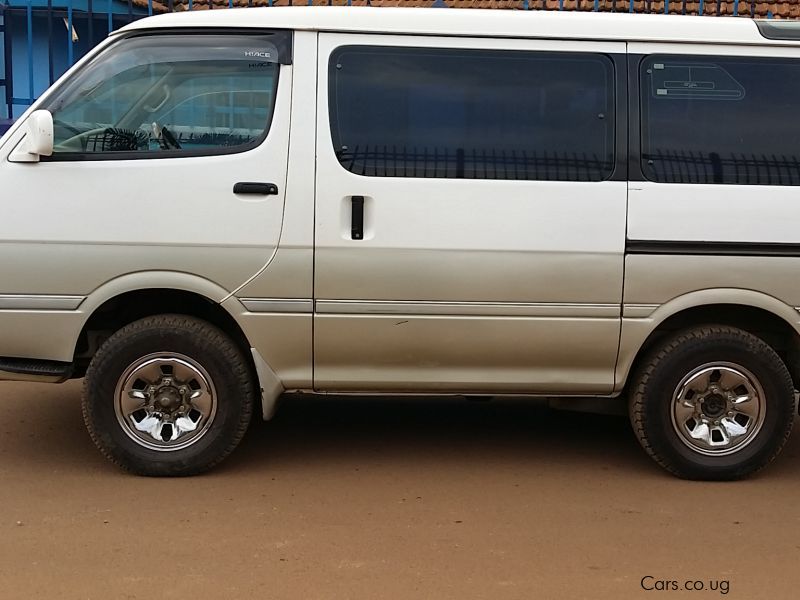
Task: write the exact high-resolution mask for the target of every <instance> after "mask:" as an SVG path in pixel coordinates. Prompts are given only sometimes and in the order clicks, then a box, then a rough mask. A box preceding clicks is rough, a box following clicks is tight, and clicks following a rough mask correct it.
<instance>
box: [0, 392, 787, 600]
mask: <svg viewBox="0 0 800 600" xmlns="http://www.w3.org/2000/svg"><path fill="white" fill-rule="evenodd" d="M79 401H80V382H71V383H67V384H64V385H60V386H51V385H39V384H16V383H7V382H6V383H0V407H2V408H1V410H0V598H2V599H3V600H5V599H16V598H20V599H33V598H46V599H53V598H59V599H72V598H75V599H83V600H86V599H103V600H106V599H116V598H125V599H130V598H142V599H144V598H158V599H162V598H163V599H171V598H177V599H190V598H197V599H213V598H224V599H236V598H265V599H270V600H279V599H284V598H286V599H293V600H294V599H302V600H312V599H317V598H319V599H326V600H328V599H338V598H348V599H349V598H353V599H370V600H372V599H380V598H399V599H406V598H408V599H417V598H430V599H436V600H445V599H451V598H452V599H458V600H466V599H473V598H475V599H478V598H480V599H483V598H487V599H505V598H520V599H526V600H527V599H534V598H535V599H538V598H554V599H562V598H563V599H580V598H587V599H590V598H591V599H595V598H613V599H627V598H644V599H646V598H671V597H676V598H681V597H684V598H685V597H688V598H698V599H701V598H714V597H719V596H727V597H729V598H743V599H748V600H750V599H769V600H781V599H784V598H785V599H787V600H788V599H792V598H795V597H796V589H797V585H798V583H800V573H798V569H797V568H796V567H793V566H792V565H795V564H796V563H797V562H798V560H799V559H800V511H799V501H800V465H798V458H799V457H800V434H798V432H795V436H794V437H793V439H791V440H790V441H789V444H788V446H787V448H786V449H785V450H784V452H783V454H782V455H781V457H780V458H779V459H778V461H777V462H776V463H775V464H773V465H772V466H771V467H769V468H767V469H766V470H765V471H763V472H762V473H760V474H759V475H757V476H756V477H753V478H751V479H749V480H747V481H743V482H738V483H723V484H720V483H716V484H712V483H695V482H686V481H680V480H677V479H674V478H673V477H671V476H669V475H667V474H665V473H664V472H662V471H661V470H660V469H659V468H658V467H657V466H656V465H655V464H654V463H653V462H652V461H651V460H650V459H649V458H648V457H647V456H646V455H645V453H644V452H643V451H642V450H641V448H640V447H639V446H638V445H637V443H636V441H635V439H634V437H633V435H632V433H631V432H630V427H629V424H628V422H627V420H626V419H624V418H619V417H610V416H593V415H586V414H574V413H567V412H557V411H552V410H548V409H546V408H544V407H543V406H541V405H538V404H534V403H530V404H528V403H519V402H500V403H497V402H491V403H475V402H466V401H441V400H434V401H430V402H423V401H419V400H415V401H408V400H405V401H403V400H391V401H387V400H374V399H373V400H365V399H363V400H362V399H359V400H339V399H337V400H332V399H326V398H307V399H306V398H302V399H293V400H292V401H291V402H285V403H284V404H283V406H282V407H281V410H280V411H279V413H278V415H277V417H276V418H275V420H274V421H271V422H269V423H263V422H257V423H254V424H253V427H252V428H251V430H250V431H249V432H248V435H247V437H246V438H245V440H244V443H243V444H242V446H240V448H239V449H238V450H237V451H236V452H235V453H234V455H233V456H232V457H231V458H230V459H228V460H227V461H226V462H225V463H223V464H222V465H221V466H220V467H218V468H217V469H216V470H214V471H213V472H211V473H209V474H208V475H204V476H202V477H195V478H190V479H146V478H140V477H134V476H130V475H126V474H124V473H122V472H120V471H118V470H117V469H116V468H115V467H114V466H113V465H111V464H110V463H107V462H106V461H105V459H103V458H102V457H101V455H100V454H99V453H98V452H97V451H96V450H95V448H94V446H93V445H92V443H91V441H90V440H89V437H88V435H87V433H86V432H85V431H84V426H83V422H82V419H81V412H80V406H79ZM648 576H650V577H651V579H645V580H644V586H645V587H653V588H658V587H659V584H657V583H656V582H657V581H675V582H676V585H677V586H678V587H679V591H674V590H672V589H667V590H666V591H660V590H658V589H652V590H650V591H647V590H645V589H643V587H642V579H643V578H645V577H648ZM686 581H691V582H695V581H696V582H698V583H700V584H703V585H704V587H705V589H704V590H703V591H699V590H691V591H685V590H684V589H683V588H684V587H685V582H686ZM724 582H727V585H725V583H724ZM712 585H715V587H716V588H717V589H715V590H711V589H709V588H710V587H711V586H712ZM691 586H692V587H695V586H696V584H694V583H692V584H691ZM661 587H667V588H671V586H669V585H662V586H661ZM723 588H724V589H726V590H727V593H724V592H723Z"/></svg>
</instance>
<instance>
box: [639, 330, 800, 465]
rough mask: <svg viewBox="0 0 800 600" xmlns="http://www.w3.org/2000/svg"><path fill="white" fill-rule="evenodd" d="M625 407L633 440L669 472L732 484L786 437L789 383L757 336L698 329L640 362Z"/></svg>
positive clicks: (775, 451) (775, 450)
mask: <svg viewBox="0 0 800 600" xmlns="http://www.w3.org/2000/svg"><path fill="white" fill-rule="evenodd" d="M629 409H630V418H631V423H632V425H633V430H634V432H635V434H636V437H637V438H638V439H639V442H640V443H641V445H642V446H643V447H644V449H645V450H646V451H647V452H648V454H650V456H652V457H653V458H654V459H655V460H656V462H658V463H659V464H660V465H661V466H662V467H664V468H665V469H667V470H668V471H670V472H671V473H673V474H675V475H677V476H679V477H683V478H686V479H707V480H729V479H739V478H742V477H745V476H747V475H749V474H751V473H754V472H755V471H758V470H759V469H761V468H762V467H764V466H766V465H767V464H769V463H770V462H771V461H772V460H773V459H774V458H775V457H776V456H777V455H778V453H779V452H780V450H781V448H782V447H783V445H784V444H785V442H786V440H787V439H788V437H789V433H790V432H791V429H792V423H793V420H794V414H795V399H794V385H793V383H792V379H791V377H790V375H789V372H788V370H787V369H786V365H785V364H784V363H783V361H782V360H781V358H780V357H779V356H778V355H777V354H776V353H775V351H774V350H773V349H772V348H771V347H770V346H769V345H767V344H766V343H765V342H764V341H763V340H761V339H760V338H758V337H756V336H754V335H752V334H750V333H747V332H746V331H742V330H741V329H736V328H734V327H727V326H707V327H700V328H697V329H691V330H688V331H684V332H681V333H679V334H677V335H674V336H672V337H670V338H668V339H667V340H666V341H664V342H663V343H662V344H661V345H659V346H658V347H657V348H656V349H655V350H654V351H653V352H651V353H650V355H649V356H648V357H646V358H645V359H644V361H643V363H642V365H641V366H640V368H639V369H638V372H637V374H636V375H635V376H634V378H633V380H632V387H631V396H630V404H629Z"/></svg>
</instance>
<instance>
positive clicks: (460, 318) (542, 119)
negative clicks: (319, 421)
mask: <svg viewBox="0 0 800 600" xmlns="http://www.w3.org/2000/svg"><path fill="white" fill-rule="evenodd" d="M624 55H625V44H623V43H595V42H588V43H578V42H557V41H537V40H487V39H464V38H450V39H448V38H432V37H404V36H370V35H343V34H322V35H320V46H319V87H318V90H319V92H318V94H319V97H318V106H319V109H318V114H317V132H318V133H317V135H318V139H317V153H318V162H317V178H316V181H317V185H316V232H315V253H316V264H315V298H316V303H315V316H314V319H315V327H314V339H315V386H316V387H317V388H319V389H328V390H331V389H333V390H353V391H358V390H387V391H432V392H433V391H461V392H475V393H482V392H521V393H524V392H528V393H547V392H561V393H564V392H567V393H576V394H580V393H588V394H595V393H608V392H611V391H612V387H613V373H614V364H615V360H616V356H617V349H618V342H619V333H620V313H621V296H622V271H623V253H624V243H625V210H626V182H625V167H624V159H625V152H624V144H625V140H624V135H625V133H624V132H625V131H626V124H625V118H626V116H625V114H624V112H620V110H619V108H618V107H619V106H623V107H624V106H625V100H624V87H620V86H624V77H625V69H624V66H623V65H624Z"/></svg>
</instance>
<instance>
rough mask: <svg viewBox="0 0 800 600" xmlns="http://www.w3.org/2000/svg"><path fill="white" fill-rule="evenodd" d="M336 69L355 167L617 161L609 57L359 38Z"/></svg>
mask: <svg viewBox="0 0 800 600" xmlns="http://www.w3.org/2000/svg"><path fill="white" fill-rule="evenodd" d="M330 68H331V69H330V73H331V87H330V116H331V128H332V136H333V144H334V148H335V151H336V154H337V156H338V158H339V161H340V162H341V164H342V165H343V166H344V167H345V168H347V169H349V170H350V171H352V172H354V173H358V174H360V175H369V176H378V177H448V178H465V179H539V180H542V179H546V180H568V181H600V180H603V179H606V178H608V177H609V176H610V175H611V172H612V170H613V161H614V154H613V145H614V135H613V131H614V110H613V106H614V97H613V63H612V62H611V60H610V59H609V58H607V57H605V56H602V55H588V54H571V53H549V52H510V51H486V50H456V49H431V48H379V47H364V46H349V47H343V48H340V49H339V50H337V51H336V52H335V53H334V54H333V56H332V57H331V63H330Z"/></svg>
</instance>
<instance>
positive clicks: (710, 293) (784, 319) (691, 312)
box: [615, 289, 800, 390]
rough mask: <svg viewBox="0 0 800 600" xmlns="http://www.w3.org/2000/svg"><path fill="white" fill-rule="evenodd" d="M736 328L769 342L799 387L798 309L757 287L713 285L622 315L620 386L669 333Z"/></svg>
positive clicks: (617, 378)
mask: <svg viewBox="0 0 800 600" xmlns="http://www.w3.org/2000/svg"><path fill="white" fill-rule="evenodd" d="M708 324H717V325H729V326H732V327H738V328H739V329H743V330H744V331H748V332H750V333H752V334H754V335H756V336H758V337H760V338H762V339H763V340H764V341H765V342H766V343H767V344H769V345H770V346H771V347H772V348H773V349H775V351H776V352H777V353H778V354H779V355H780V357H781V358H782V359H783V360H784V362H785V363H786V366H787V368H788V369H789V372H790V373H791V375H792V380H793V381H794V384H795V387H796V388H798V389H800V312H798V310H797V309H795V308H794V307H792V306H789V305H788V304H786V303H785V302H783V301H781V300H779V299H777V298H775V297H773V296H769V295H768V294H764V293H761V292H756V291H753V290H741V289H724V290H722V289H712V290H701V291H697V292H692V293H689V294H685V295H682V296H678V297H676V298H674V299H672V300H670V301H669V302H667V303H665V304H662V305H661V306H659V307H658V308H656V309H655V310H654V311H653V312H652V313H651V314H650V315H649V316H647V317H644V318H629V317H626V316H625V315H624V313H623V319H622V332H621V336H620V351H619V357H618V360H617V372H616V381H615V383H616V387H617V389H619V390H621V389H623V388H624V387H625V385H626V384H627V382H628V380H629V378H630V375H631V373H632V372H634V371H635V369H636V366H637V364H638V362H639V361H640V360H641V359H642V357H644V356H646V355H647V354H648V352H649V351H650V350H651V349H652V348H653V347H654V346H655V345H656V344H657V343H658V341H659V340H661V339H663V338H664V337H665V336H667V335H669V334H671V333H674V332H676V331H680V330H682V329H687V328H690V327H694V326H700V325H708Z"/></svg>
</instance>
